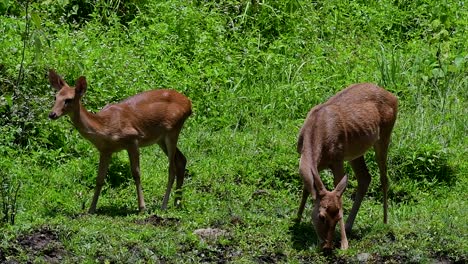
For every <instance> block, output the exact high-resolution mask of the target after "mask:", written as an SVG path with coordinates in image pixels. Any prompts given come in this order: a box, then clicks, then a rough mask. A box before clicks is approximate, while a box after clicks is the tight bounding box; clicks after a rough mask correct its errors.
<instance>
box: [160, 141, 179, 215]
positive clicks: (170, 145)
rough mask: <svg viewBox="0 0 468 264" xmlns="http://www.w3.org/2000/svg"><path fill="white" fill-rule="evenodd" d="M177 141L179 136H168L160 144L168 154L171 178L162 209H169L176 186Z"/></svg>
mask: <svg viewBox="0 0 468 264" xmlns="http://www.w3.org/2000/svg"><path fill="white" fill-rule="evenodd" d="M177 139H178V135H176V136H173V137H171V136H169V135H168V136H166V138H165V139H164V142H161V143H160V146H161V148H162V150H163V151H164V153H166V155H167V158H168V160H169V178H168V181H167V187H166V193H165V194H164V199H163V203H162V206H161V209H163V210H166V209H167V203H168V202H169V197H170V195H171V189H172V186H173V185H174V180H175V178H176V174H177V165H176V153H177Z"/></svg>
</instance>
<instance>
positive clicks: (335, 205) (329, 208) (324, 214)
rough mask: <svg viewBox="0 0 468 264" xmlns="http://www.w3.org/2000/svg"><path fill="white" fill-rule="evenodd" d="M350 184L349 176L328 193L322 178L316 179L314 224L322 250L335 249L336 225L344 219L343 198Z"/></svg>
mask: <svg viewBox="0 0 468 264" xmlns="http://www.w3.org/2000/svg"><path fill="white" fill-rule="evenodd" d="M347 184H348V176H346V175H345V176H344V177H343V178H342V179H341V181H340V182H339V183H338V185H336V187H335V189H334V190H333V191H331V192H330V191H327V189H326V188H325V185H324V184H323V182H322V181H321V179H320V177H315V179H314V185H315V189H316V191H317V198H316V199H315V205H314V210H313V211H312V222H313V223H314V228H315V231H316V232H317V235H318V236H319V239H320V240H321V241H322V242H323V243H322V249H332V248H333V234H334V232H335V227H336V224H337V223H338V222H339V221H340V220H341V219H342V218H343V202H342V200H341V196H342V194H343V192H344V191H345V189H346V186H347Z"/></svg>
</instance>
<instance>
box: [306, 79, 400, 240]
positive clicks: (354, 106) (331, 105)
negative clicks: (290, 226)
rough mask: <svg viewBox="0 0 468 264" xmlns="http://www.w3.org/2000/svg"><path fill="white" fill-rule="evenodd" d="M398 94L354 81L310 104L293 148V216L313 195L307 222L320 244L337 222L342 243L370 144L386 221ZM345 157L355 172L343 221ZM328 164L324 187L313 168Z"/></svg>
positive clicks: (363, 187)
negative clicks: (298, 189)
mask: <svg viewBox="0 0 468 264" xmlns="http://www.w3.org/2000/svg"><path fill="white" fill-rule="evenodd" d="M397 104H398V99H397V98H396V97H395V96H394V95H392V94H391V93H390V92H388V91H386V90H384V89H382V88H380V87H378V86H376V85H374V84H370V83H362V84H354V85H351V86H349V87H348V88H346V89H345V90H343V91H341V92H339V93H338V94H336V95H335V96H333V97H332V98H330V99H329V100H328V101H327V102H325V103H324V104H320V105H317V106H315V107H314V108H312V109H311V110H310V112H309V113H308V115H307V119H306V120H305V122H304V125H303V126H302V128H301V131H300V134H299V139H298V143H297V151H298V152H299V153H300V154H301V158H300V164H299V172H300V174H301V176H302V180H303V183H304V188H303V192H302V200H301V203H300V205H299V211H298V214H297V216H298V221H300V220H301V218H302V213H303V211H304V206H305V204H306V201H307V199H308V197H309V194H311V195H312V199H314V200H315V204H314V209H313V212H312V222H313V224H314V228H315V230H316V232H317V235H318V237H319V239H320V240H321V241H323V243H322V248H323V249H332V248H333V234H334V231H335V226H336V224H337V222H340V231H341V249H347V248H348V239H347V238H346V233H349V232H350V231H351V229H352V227H353V223H354V219H355V218H356V214H357V212H358V210H359V207H360V206H361V202H362V199H363V198H364V195H365V194H366V192H367V189H368V187H369V183H370V181H371V175H370V174H369V171H368V169H367V167H366V163H365V161H364V154H365V152H366V151H367V150H368V149H369V148H371V147H372V146H373V147H374V150H375V156H376V160H377V164H378V167H379V172H380V182H381V184H382V190H383V200H384V201H383V209H384V223H387V210H388V205H387V191H388V179H387V152H388V145H389V143H390V135H391V133H392V129H393V125H394V124H395V120H396V117H397V111H398V106H397ZM345 160H346V161H349V162H350V163H351V167H352V169H353V171H354V173H355V174H356V178H357V182H358V187H357V194H356V198H355V201H354V204H353V208H352V209H351V212H350V214H349V216H348V219H347V221H346V227H345V225H344V222H343V202H342V199H341V196H342V195H343V192H344V190H345V189H346V185H347V181H348V177H347V176H346V175H344V168H343V163H344V161H345ZM326 168H330V169H331V171H332V173H333V176H334V185H335V189H334V190H333V191H331V192H330V191H328V190H327V189H326V188H325V186H324V184H323V182H322V180H321V179H320V175H319V172H320V171H321V170H323V169H326Z"/></svg>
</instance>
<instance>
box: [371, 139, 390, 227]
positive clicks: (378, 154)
mask: <svg viewBox="0 0 468 264" xmlns="http://www.w3.org/2000/svg"><path fill="white" fill-rule="evenodd" d="M389 143H390V134H388V135H386V136H381V138H380V140H379V141H377V142H376V143H375V145H374V149H375V158H376V160H377V165H378V166H379V172H380V184H381V185H382V191H383V210H384V224H386V223H387V221H388V202H387V199H388V177H387V153H388V145H389Z"/></svg>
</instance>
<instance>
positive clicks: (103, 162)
mask: <svg viewBox="0 0 468 264" xmlns="http://www.w3.org/2000/svg"><path fill="white" fill-rule="evenodd" d="M111 157H112V153H104V152H101V153H100V156H99V169H98V175H97V178H96V188H95V189H94V196H93V201H92V202H91V206H90V207H89V210H88V213H90V214H94V213H95V212H96V205H97V202H98V199H99V194H100V193H101V189H102V186H103V185H104V179H105V178H106V174H107V169H108V168H109V163H110V160H111Z"/></svg>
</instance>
